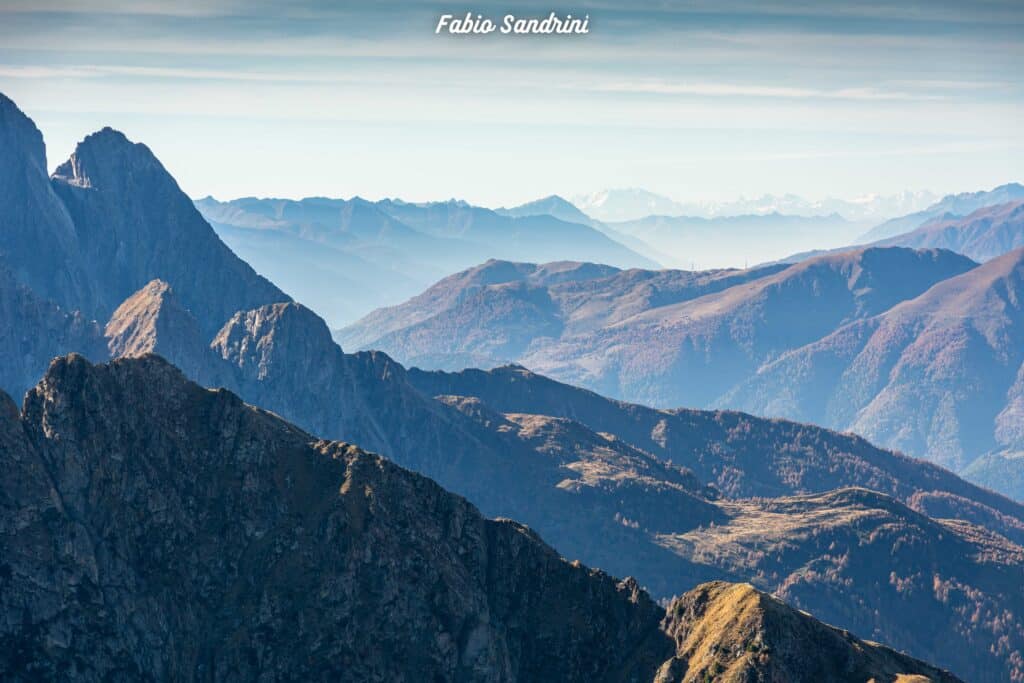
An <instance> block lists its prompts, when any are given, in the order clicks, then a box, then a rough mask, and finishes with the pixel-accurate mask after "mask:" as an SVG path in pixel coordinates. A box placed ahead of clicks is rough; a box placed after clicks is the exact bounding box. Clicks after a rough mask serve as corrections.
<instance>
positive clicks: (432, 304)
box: [335, 261, 782, 369]
mask: <svg viewBox="0 0 1024 683" xmlns="http://www.w3.org/2000/svg"><path fill="white" fill-rule="evenodd" d="M781 268H782V267H781V266H773V267H769V268H762V269H751V270H743V271H740V270H728V269H724V270H713V271H700V272H689V271H681V270H663V271H651V270H639V269H632V270H625V271H617V270H616V269H612V268H609V267H607V266H600V265H596V264H592V263H547V264H541V265H534V264H529V263H509V262H506V261H488V262H487V263H485V264H483V265H481V266H478V267H476V268H471V269H469V270H466V271H463V272H461V273H456V274H454V275H451V276H449V277H447V278H445V279H444V280H441V281H440V282H438V283H437V284H435V285H434V286H432V287H430V288H429V289H427V290H426V291H425V292H423V293H422V294H421V295H419V296H417V297H414V298H412V299H410V300H409V301H407V302H405V303H403V304H401V305H399V306H393V307H390V308H386V309H381V310H379V311H375V312H374V313H372V314H370V315H368V316H366V317H365V318H363V319H362V320H360V321H358V322H356V323H355V324H353V325H350V326H349V327H346V328H344V329H342V330H338V331H337V332H336V334H335V336H336V338H337V339H338V341H339V342H340V343H341V344H342V345H343V346H346V347H356V348H367V349H368V348H372V349H376V350H381V351H384V352H386V353H388V354H390V355H392V356H394V357H395V358H397V359H398V360H399V361H401V362H403V363H404V364H406V365H416V366H419V367H424V368H428V369H461V368H463V367H470V366H481V367H493V366H495V365H500V364H503V363H507V362H510V361H514V360H516V359H518V358H520V357H521V356H523V355H524V354H526V353H528V352H529V349H531V348H534V347H538V346H540V347H544V346H546V345H548V344H550V343H552V342H553V341H554V340H557V339H559V338H560V337H564V336H571V335H577V334H581V333H586V332H590V331H594V330H597V329H600V328H602V327H605V326H608V325H611V324H614V323H617V322H619V321H622V320H625V319H627V318H629V317H631V316H634V315H637V314H640V313H643V312H644V311H648V310H650V309H653V308H658V307H662V306H668V305H671V304H674V303H678V302H681V301H686V300H690V299H695V298H697V297H700V296H703V295H705V294H708V293H710V292H717V291H721V290H724V289H727V288H728V287H731V286H733V285H737V284H741V283H745V282H748V281H751V280H755V279H757V278H761V277H766V276H768V275H771V274H773V273H775V272H778V271H779V270H781Z"/></svg>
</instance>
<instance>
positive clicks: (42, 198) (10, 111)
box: [0, 93, 99, 378]
mask: <svg viewBox="0 0 1024 683" xmlns="http://www.w3.org/2000/svg"><path fill="white" fill-rule="evenodd" d="M0 225H2V226H3V230H0V258H2V259H3V260H4V261H5V262H6V264H7V267H8V268H10V270H11V274H12V275H13V277H14V279H15V281H16V282H19V283H21V284H23V285H26V286H27V287H29V288H30V289H31V290H32V291H33V292H34V293H35V294H36V296H38V297H39V298H41V299H43V300H50V301H53V302H55V303H57V304H59V305H60V306H61V307H63V308H64V309H65V310H74V309H76V308H81V309H83V310H85V311H87V312H90V315H89V317H90V318H91V317H92V316H91V311H92V309H93V308H94V307H95V306H96V305H97V304H98V303H99V293H98V292H97V291H96V288H95V286H94V283H93V282H92V280H91V278H90V273H89V270H88V269H87V267H86V264H85V263H83V261H82V259H81V258H80V257H79V240H78V235H77V233H76V231H75V226H74V224H73V223H72V221H71V217H70V216H69V215H68V212H67V209H66V208H65V207H64V204H63V203H62V202H61V201H60V199H59V198H58V197H57V195H56V194H55V193H54V191H53V189H52V188H51V187H50V181H49V179H48V177H47V173H46V148H45V147H44V145H43V135H42V133H40V132H39V129H38V128H36V125H35V124H34V123H33V122H32V120H31V119H29V118H28V117H27V116H25V114H23V113H22V112H21V110H20V109H18V107H17V106H16V105H15V104H14V102H12V101H11V100H10V99H8V98H7V97H5V96H4V95H3V94H2V93H0ZM41 246H43V247H44V248H41ZM37 378H38V377H37Z"/></svg>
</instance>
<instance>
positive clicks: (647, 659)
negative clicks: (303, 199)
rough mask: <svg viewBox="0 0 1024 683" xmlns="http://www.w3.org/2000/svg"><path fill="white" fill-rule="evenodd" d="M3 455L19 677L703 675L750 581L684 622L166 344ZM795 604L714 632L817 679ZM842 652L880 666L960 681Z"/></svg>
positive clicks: (869, 649)
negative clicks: (712, 618)
mask: <svg viewBox="0 0 1024 683" xmlns="http://www.w3.org/2000/svg"><path fill="white" fill-rule="evenodd" d="M0 444H2V446H3V448H2V450H0V454H2V458H3V460H4V468H3V471H4V476H3V487H2V489H0V493H2V496H0V550H2V555H0V557H3V564H2V572H0V588H2V589H0V644H2V647H0V674H2V675H3V677H4V678H5V680H12V681H21V680H36V679H39V678H47V679H57V678H73V679H75V680H83V681H94V680H95V681H99V680H109V679H112V678H114V679H117V678H132V679H141V680H158V679H167V678H171V679H176V680H211V679H216V680H252V679H255V678H257V677H266V676H270V677H271V678H274V679H289V680H291V679H307V680H308V679H310V678H314V679H327V678H329V679H334V680H351V681H356V680H393V681H422V680H431V681H477V680H479V681H535V680H538V681H539V680H561V681H596V680H607V681H649V680H652V679H653V678H654V676H655V675H656V672H657V671H658V669H659V668H660V669H661V671H660V673H658V674H657V675H658V680H659V681H666V682H667V681H675V680H690V679H689V678H684V676H683V674H682V671H685V670H686V668H687V663H688V662H689V661H690V660H691V659H693V658H694V656H693V654H692V653H690V652H689V649H688V648H687V647H685V646H686V645H687V641H686V639H685V638H684V634H686V633H688V632H690V631H692V630H693V628H694V626H693V625H691V624H694V622H696V621H698V620H700V621H703V622H705V623H706V622H707V621H708V619H707V616H706V615H705V614H697V613H696V612H697V611H696V610H694V608H693V606H694V605H697V604H703V603H705V602H706V601H707V597H706V596H707V595H709V593H714V592H720V591H722V590H728V589H727V588H724V587H722V586H710V587H702V588H701V589H699V591H698V592H697V593H695V594H694V595H692V596H685V597H684V598H683V599H682V600H681V601H680V602H678V603H676V605H674V606H673V607H672V608H671V610H670V617H669V618H668V619H666V620H665V627H666V628H667V629H668V633H664V632H662V631H661V630H660V628H659V621H660V620H661V619H662V617H663V615H664V613H663V612H662V610H661V609H660V608H658V607H657V605H655V604H654V603H653V602H652V601H651V600H650V599H649V598H648V597H647V596H646V594H644V593H643V591H641V590H640V589H639V588H638V587H637V586H636V584H635V583H634V582H632V581H630V580H626V581H624V582H617V581H616V580H614V579H612V578H611V577H608V576H607V575H605V574H603V573H601V572H596V571H592V570H588V569H587V568H585V567H583V566H581V565H579V564H575V563H574V564H570V563H567V562H565V561H564V560H562V559H561V558H559V556H558V555H557V554H556V553H555V552H554V551H552V550H551V549H550V548H548V547H547V546H545V545H544V544H543V543H542V542H541V541H540V540H539V539H538V538H537V537H536V536H535V535H534V534H533V533H531V532H530V531H529V530H527V529H525V528H524V527H522V526H519V525H517V524H515V523H513V522H509V521H488V520H485V519H483V518H482V517H481V516H480V515H479V513H478V512H477V511H476V510H475V509H474V508H473V506H472V505H470V504H469V503H467V502H466V501H465V500H463V499H461V498H459V497H457V496H454V495H452V494H449V493H447V492H445V491H443V490H442V489H441V488H440V487H438V486H437V485H436V484H434V483H433V482H431V481H429V480H427V479H425V478H424V477H421V476H418V475H416V474H413V473H411V472H408V471H406V470H403V469H401V468H399V467H396V466H395V465H392V464H391V463H389V462H388V461H387V460H385V459H383V458H380V457H378V456H374V455H370V454H367V453H365V452H363V451H361V450H359V449H358V448H356V447H354V446H351V445H348V444H344V443H332V442H325V441H317V440H315V439H313V438H312V437H310V436H308V435H307V434H305V433H304V432H302V431H300V430H299V429H297V428H294V427H292V426H290V425H288V424H287V423H285V422H283V421H282V420H280V419H279V418H277V417H275V416H273V415H270V414H268V413H265V412H263V411H260V410H258V409H254V408H251V407H249V406H246V405H245V404H243V403H242V402H241V401H240V400H239V399H238V398H237V397H236V396H234V395H233V394H231V393H229V392H226V391H223V390H219V391H208V390H204V389H202V388H201V387H199V386H198V385H195V384H192V383H190V382H188V381H187V380H186V379H185V377H184V376H183V375H182V374H181V373H180V372H179V371H178V370H177V369H175V368H173V367H172V366H170V365H169V364H167V363H166V362H164V361H163V360H162V359H159V358H157V357H153V356H150V357H144V358H141V359H134V360H122V361H116V362H114V363H112V364H110V365H107V366H93V365H90V364H89V363H88V362H86V361H85V360H84V359H82V358H81V357H78V356H70V357H68V358H64V359H58V360H56V361H55V362H54V363H53V365H52V366H51V368H50V370H49V372H48V373H47V375H46V377H44V378H43V380H42V381H41V382H40V384H39V385H38V386H37V387H36V388H35V389H33V390H32V391H30V392H29V393H28V394H27V395H26V398H25V405H24V409H23V413H22V414H21V415H20V416H19V414H18V412H17V411H16V410H15V409H13V406H11V405H10V401H9V399H7V398H6V397H4V406H3V410H2V413H0ZM740 590H741V591H742V593H743V595H745V596H747V598H746V599H747V600H753V601H755V602H758V603H763V601H764V600H767V598H766V597H765V596H762V595H760V594H757V593H756V592H754V591H752V590H751V589H749V588H742V587H741V589H740ZM776 609H785V608H781V607H776ZM747 611H749V610H747ZM743 614H744V615H745V614H746V612H744V613H743ZM786 614H787V618H788V619H789V620H790V622H791V623H787V624H786V626H785V628H781V629H780V628H779V627H777V626H776V627H773V628H764V627H763V626H760V625H757V624H753V625H751V624H750V621H751V620H750V619H749V618H748V619H745V620H744V628H743V629H742V630H740V631H737V630H736V629H733V628H731V625H730V624H728V623H724V624H720V625H719V626H717V627H716V628H717V631H716V633H714V634H708V635H706V636H705V640H706V641H712V640H718V641H721V642H722V643H723V644H725V643H733V642H736V641H738V640H740V639H744V640H750V641H754V642H758V643H761V644H762V645H763V647H764V657H763V661H758V662H752V663H751V665H750V666H748V667H747V668H748V669H749V670H751V671H754V672H768V671H772V670H774V669H775V668H777V667H778V666H780V665H781V666H784V667H786V668H785V669H784V670H788V671H791V672H793V673H795V676H794V677H793V678H791V680H808V681H810V680H814V679H813V677H812V675H813V672H815V671H818V670H820V669H821V667H823V666H828V660H826V661H821V658H822V657H823V656H826V657H829V658H832V657H837V656H838V653H837V652H836V651H835V650H834V649H833V650H829V651H825V652H819V651H817V650H810V649H809V650H807V651H806V652H805V658H806V659H805V661H804V663H803V664H804V666H803V668H802V669H793V668H792V663H791V662H790V661H789V657H790V656H791V655H790V653H789V652H786V651H783V650H781V649H780V648H779V646H780V645H783V644H785V643H787V642H789V641H791V640H792V639H793V638H798V637H801V635H803V633H805V632H806V633H810V634H814V635H817V637H819V638H821V637H828V634H830V633H832V631H831V630H830V629H829V628H828V627H825V626H823V625H821V624H819V623H817V622H815V621H814V620H813V619H810V618H809V617H806V616H804V615H799V614H798V613H796V612H794V611H791V610H789V611H787V612H786ZM737 616H739V615H738V614H737ZM751 626H752V628H751ZM669 634H671V636H672V637H674V638H675V639H676V641H678V647H677V646H676V644H675V643H674V642H673V640H672V638H670V637H669ZM833 639H834V636H833ZM848 640H852V639H848ZM709 646H710V647H712V648H713V649H714V650H715V651H716V652H717V651H722V648H721V647H715V646H714V645H713V644H710V643H709ZM776 649H779V653H780V655H781V656H777V655H775V654H774V652H775V651H776ZM842 649H843V650H844V651H843V652H842V653H841V654H842V656H843V658H846V659H850V660H851V661H856V662H858V663H860V662H865V663H866V666H865V667H864V669H863V670H864V672H865V673H868V674H870V675H886V674H890V673H892V672H893V671H896V672H899V673H907V674H911V673H913V674H922V675H927V676H930V677H932V680H943V681H945V680H955V679H953V678H952V677H951V676H948V675H945V674H943V673H942V672H940V671H938V670H936V669H934V668H932V667H929V666H928V665H925V664H923V663H921V662H917V661H915V660H912V659H910V658H907V657H903V656H901V655H898V654H896V653H894V652H892V651H890V650H887V649H886V648H882V647H879V646H873V645H864V644H860V645H857V644H856V642H855V641H854V642H852V643H850V644H848V645H847V646H846V647H844V648H842ZM673 653H675V657H674V658H673V659H672V662H671V663H670V664H666V665H663V662H665V660H666V659H668V658H670V657H673ZM840 661H842V660H840ZM701 664H702V665H703V662H701ZM891 667H895V668H894V669H893V668H891Z"/></svg>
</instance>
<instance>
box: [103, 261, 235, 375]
mask: <svg viewBox="0 0 1024 683" xmlns="http://www.w3.org/2000/svg"><path fill="white" fill-rule="evenodd" d="M104 335H105V336H106V339H107V349H108V350H109V352H110V357H111V358H138V357H140V356H145V355H147V354H151V353H155V354H159V355H160V356H163V357H164V358H168V359H173V360H174V361H175V364H176V366H177V367H178V369H180V370H181V371H182V372H184V373H185V375H186V376H187V377H191V378H194V380H195V381H197V382H199V383H200V384H203V385H205V386H223V387H227V388H232V387H233V386H234V381H233V377H232V375H231V373H229V372H228V368H226V367H225V366H223V364H221V363H219V362H218V361H219V358H218V357H217V356H216V355H215V354H214V353H213V351H212V350H211V349H208V348H205V347H206V344H205V343H204V341H203V336H202V332H201V331H200V329H199V323H198V322H197V321H196V319H195V318H194V317H193V316H192V314H191V313H190V312H189V311H188V310H186V309H185V308H184V306H182V305H181V303H180V302H179V301H178V298H177V297H176V296H175V295H174V292H173V291H172V289H171V286H170V285H169V284H167V283H166V282H164V281H163V280H153V281H152V282H150V283H149V284H147V285H146V286H145V287H143V288H142V289H140V290H139V291H138V292H136V293H135V294H133V295H132V296H130V297H128V298H127V299H125V301H124V302H123V303H122V304H121V305H120V306H118V307H117V310H116V311H114V314H113V315H112V316H111V317H110V320H109V321H108V322H107V325H106V327H105V328H104Z"/></svg>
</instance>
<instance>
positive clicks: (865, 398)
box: [729, 249, 1024, 469]
mask: <svg viewBox="0 0 1024 683" xmlns="http://www.w3.org/2000/svg"><path fill="white" fill-rule="evenodd" d="M1022 303H1024V249H1018V250H1016V251H1014V252H1011V253H1009V254H1006V255H1004V256H1001V257H999V258H997V259H994V260H992V261H989V262H988V263H986V264H984V265H983V266H980V267H979V268H977V269H975V270H973V271H971V272H968V273H966V274H964V275H961V276H959V277H956V278H952V279H950V280H947V281H945V282H942V283H939V284H938V285H936V286H935V287H933V288H932V289H930V290H929V291H928V292H926V293H925V294H923V295H921V296H920V297H918V298H916V299H913V300H911V301H908V302H905V303H904V304H901V305H900V306H897V307H895V308H893V309H892V310H891V311H888V312H887V313H885V314H883V315H880V316H877V317H875V318H871V319H868V320H865V321H862V322H858V323H855V324H853V325H850V326H847V327H844V328H842V329H840V330H838V331H836V332H835V333H833V334H832V335H830V336H828V337H826V338H824V339H822V340H820V341H818V342H815V343H813V344H811V345H809V346H807V347H805V348H802V349H798V350H796V351H794V352H792V353H790V354H787V355H786V356H784V357H782V358H780V359H779V360H778V361H776V362H774V363H772V364H771V365H768V366H766V367H765V368H763V369H762V370H761V372H760V373H759V374H758V375H757V376H756V377H755V378H753V379H752V380H751V381H750V382H749V383H748V384H746V385H745V386H743V387H741V388H740V389H739V390H738V391H736V392H735V393H734V394H733V395H731V396H730V397H729V400H730V402H731V403H732V404H734V405H736V406H739V407H742V408H743V409H746V410H751V411H755V412H760V413H767V414H775V415H783V416H786V417H790V418H795V419H806V420H813V421H816V422H820V423H823V424H827V425H831V426H835V427H839V428H843V429H852V430H854V431H856V432H858V433H860V434H864V435H865V436H867V437H868V438H871V439H872V440H873V441H875V442H877V443H880V444H883V445H886V446H889V447H893V448H899V449H901V450H904V451H906V452H909V453H913V454H915V455H919V456H925V457H928V458H929V459H931V460H934V461H937V462H939V463H942V464H945V465H947V466H949V467H952V468H954V469H959V468H962V467H964V466H966V465H968V464H970V462H971V461H972V460H973V459H974V458H976V457H978V456H979V455H981V454H982V453H984V452H986V451H989V450H992V449H995V448H1013V447H1017V446H1018V445H1019V444H1020V443H1021V442H1020V441H1019V439H1018V437H1019V435H1020V430H1017V429H1015V428H1013V426H1012V425H1013V424H1014V423H1015V422H1016V417H1017V412H1016V410H1015V408H1014V406H1015V405H1016V403H1015V396H1016V395H1017V394H1016V393H1015V387H1016V386H1017V384H1016V378H1017V377H1018V376H1019V375H1020V373H1021V372H1022V370H1021V368H1022V363H1024V351H1022V350H1021V349H1022V348H1024V347H1022V344H1021V340H1022V339H1024V305H1022ZM773 394H774V396H773ZM779 397H782V400H780V399H779Z"/></svg>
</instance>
